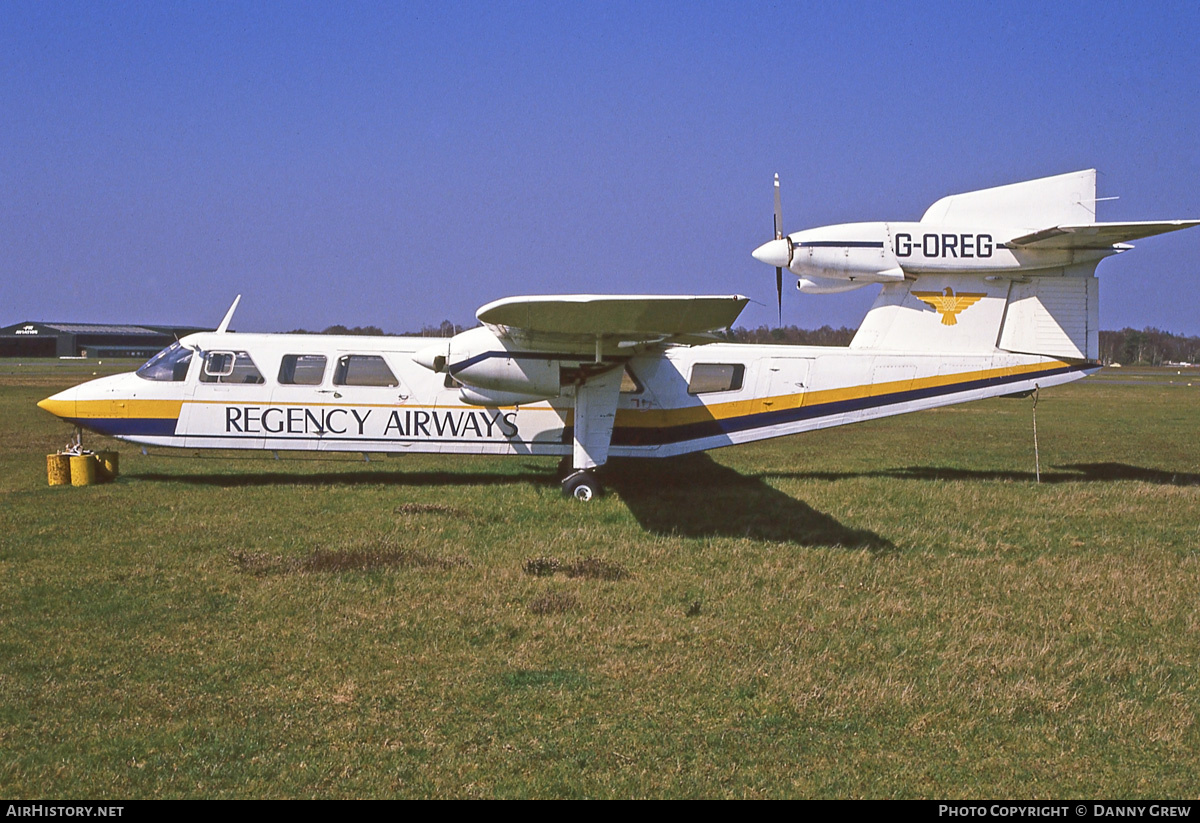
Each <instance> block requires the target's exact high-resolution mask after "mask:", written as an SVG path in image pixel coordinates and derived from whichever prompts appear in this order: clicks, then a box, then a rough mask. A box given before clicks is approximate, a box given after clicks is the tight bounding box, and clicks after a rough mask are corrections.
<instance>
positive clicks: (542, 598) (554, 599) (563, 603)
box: [529, 591, 579, 614]
mask: <svg viewBox="0 0 1200 823" xmlns="http://www.w3.org/2000/svg"><path fill="white" fill-rule="evenodd" d="M578 608H579V598H578V597H577V596H576V595H575V593H574V592H561V591H549V592H542V593H541V594H539V595H538V596H537V597H535V598H533V600H531V601H529V611H531V612H533V613H534V614H565V613H566V612H573V611H575V610H576V609H578Z"/></svg>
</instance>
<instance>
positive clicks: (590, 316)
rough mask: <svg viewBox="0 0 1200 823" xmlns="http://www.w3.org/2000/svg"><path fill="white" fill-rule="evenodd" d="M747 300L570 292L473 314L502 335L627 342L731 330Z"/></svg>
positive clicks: (510, 300)
mask: <svg viewBox="0 0 1200 823" xmlns="http://www.w3.org/2000/svg"><path fill="white" fill-rule="evenodd" d="M748 302H750V298H748V297H744V296H742V295H740V294H733V295H715V296H714V295H684V296H660V295H645V294H630V295H595V294H568V295H549V296H525V297H505V298H503V299H501V300H495V301H493V302H491V303H488V304H487V305H486V306H483V307H482V308H480V309H479V311H478V312H476V313H475V316H476V317H478V318H479V320H480V322H482V323H485V324H487V325H488V326H492V327H498V328H497V330H498V331H501V332H502V333H508V332H510V331H513V332H515V331H518V330H519V331H521V332H525V333H533V334H552V335H556V336H557V335H563V336H567V337H572V338H577V339H578V340H579V342H587V343H591V342H593V341H594V340H595V339H596V338H597V337H603V338H606V339H610V340H611V339H621V340H626V341H639V340H654V339H664V338H667V337H674V336H678V335H690V334H701V333H704V332H710V331H713V330H715V329H723V328H727V327H729V326H731V325H732V324H733V322H734V321H735V320H737V318H738V315H739V314H741V313H742V309H743V308H745V306H746V304H747V303H748Z"/></svg>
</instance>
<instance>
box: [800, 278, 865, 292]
mask: <svg viewBox="0 0 1200 823" xmlns="http://www.w3.org/2000/svg"><path fill="white" fill-rule="evenodd" d="M871 282H873V281H868V280H831V279H829V278H826V277H809V276H807V275H805V276H801V277H800V278H799V279H798V280H796V288H797V289H799V290H800V291H801V292H802V293H804V294H839V293H841V292H844V291H854V290H855V289H861V288H862V287H863V286H869V285H871Z"/></svg>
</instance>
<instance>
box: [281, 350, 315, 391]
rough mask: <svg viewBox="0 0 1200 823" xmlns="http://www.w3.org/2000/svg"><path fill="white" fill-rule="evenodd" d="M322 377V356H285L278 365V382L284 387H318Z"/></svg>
mask: <svg viewBox="0 0 1200 823" xmlns="http://www.w3.org/2000/svg"><path fill="white" fill-rule="evenodd" d="M324 377H325V355H323V354H285V355H284V356H283V360H282V361H281V362H280V363H279V382H280V383H281V384H283V385H285V386H319V385H321V380H322V379H324Z"/></svg>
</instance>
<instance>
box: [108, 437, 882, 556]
mask: <svg viewBox="0 0 1200 823" xmlns="http://www.w3.org/2000/svg"><path fill="white" fill-rule="evenodd" d="M126 477H127V479H128V480H132V481H136V482H150V483H186V484H191V485H197V486H215V487H219V488H238V487H247V486H360V485H361V486H369V485H380V484H394V485H404V486H442V485H446V486H497V485H510V484H514V483H533V484H537V485H543V486H546V485H553V486H555V487H557V483H555V480H554V468H553V466H550V465H547V466H541V465H536V464H526V465H524V466H523V467H522V470H521V471H518V472H510V473H504V474H488V473H482V472H477V473H467V472H452V471H445V472H442V471H437V472H402V471H388V470H374V469H372V470H361V469H359V470H347V471H321V472H313V473H308V472H304V473H300V472H293V471H287V472H237V473H219V472H205V473H190V474H166V473H149V474H138V475H127V476H126ZM604 481H605V483H606V484H607V485H608V486H609V488H611V489H612V490H613V491H615V492H616V493H617V494H619V495H620V498H621V501H622V502H623V503H624V504H625V505H626V506H627V507H628V508H629V511H630V513H631V514H632V515H633V516H634V518H635V519H636V520H637V521H638V523H640V524H641V525H642V527H643V528H645V529H646V530H647V531H649V532H652V533H654V534H664V535H678V536H681V537H748V538H751V539H754V540H767V541H772V542H789V543H799V544H802V545H810V546H844V547H846V548H856V549H866V550H868V551H872V552H879V553H884V552H892V551H895V546H894V545H893V544H892V543H891V541H889V540H887V539H886V538H884V537H881V536H880V535H877V534H875V533H874V532H871V531H867V530H865V529H853V528H850V527H848V526H845V525H843V524H842V523H839V522H838V521H837V520H835V519H834V518H832V517H830V516H829V515H827V514H824V513H822V512H819V511H817V510H816V509H814V508H812V507H811V506H809V505H807V504H806V503H804V502H802V501H800V500H796V499H795V498H792V497H789V496H788V495H786V494H784V493H783V492H780V491H778V490H776V489H773V488H771V486H770V485H769V484H767V483H766V482H765V481H764V480H763V479H761V478H757V477H747V476H746V475H743V474H739V473H738V472H736V471H734V470H733V469H730V468H726V467H725V466H722V465H720V464H719V463H716V462H714V461H713V460H712V458H710V457H709V456H708V455H706V454H690V455H685V456H683V457H675V458H670V459H665V460H613V461H611V462H610V463H609V464H608V465H607V466H606V467H605V471H604ZM564 504H565V505H576V504H574V503H573V502H572V501H564Z"/></svg>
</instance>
